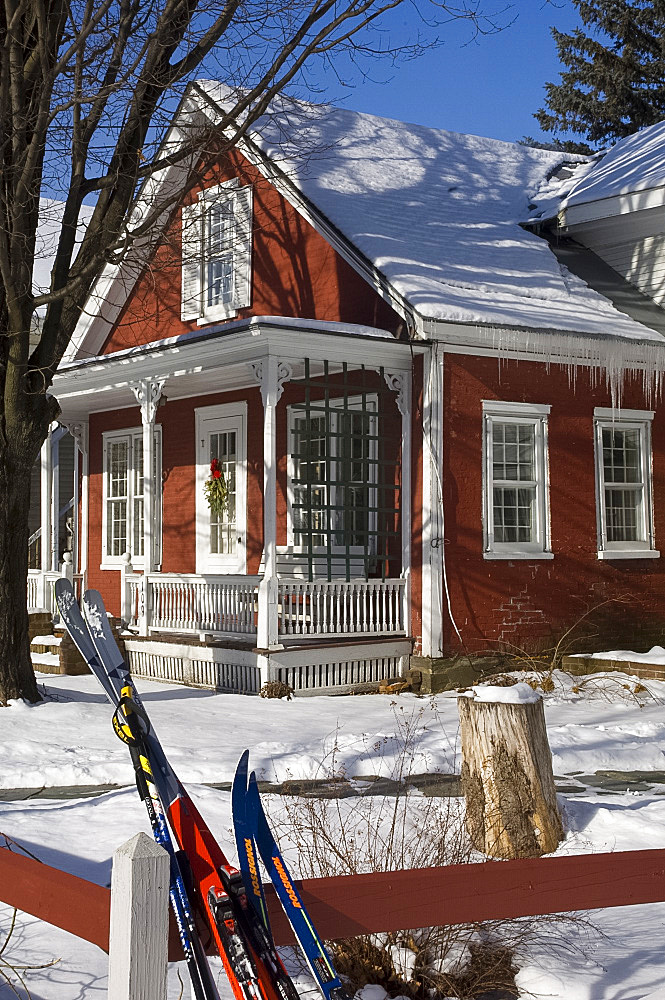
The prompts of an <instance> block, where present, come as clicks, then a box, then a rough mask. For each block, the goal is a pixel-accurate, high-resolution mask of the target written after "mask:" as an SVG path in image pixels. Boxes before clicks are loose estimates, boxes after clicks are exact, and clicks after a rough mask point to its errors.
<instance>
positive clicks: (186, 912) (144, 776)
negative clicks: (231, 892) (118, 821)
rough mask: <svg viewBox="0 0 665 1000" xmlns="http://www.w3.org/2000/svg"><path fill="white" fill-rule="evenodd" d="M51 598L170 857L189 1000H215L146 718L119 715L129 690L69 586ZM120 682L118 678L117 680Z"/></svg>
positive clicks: (158, 839) (60, 585)
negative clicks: (107, 708)
mask: <svg viewBox="0 0 665 1000" xmlns="http://www.w3.org/2000/svg"><path fill="white" fill-rule="evenodd" d="M55 595H56V600H57V603H58V608H59V610H60V614H61V616H62V620H63V623H64V624H65V627H66V628H67V631H68V632H69V634H70V636H71V637H72V639H73V640H74V642H75V643H76V646H77V648H78V650H79V652H80V653H81V655H82V656H83V658H84V659H85V661H86V662H87V664H88V666H89V667H90V669H91V670H92V672H93V674H94V675H95V676H96V677H97V679H98V680H99V681H100V683H101V685H102V687H103V688H104V691H105V693H106V695H107V697H108V698H109V700H110V701H111V703H112V704H114V705H115V706H116V712H115V714H114V716H113V725H114V729H115V731H116V733H117V735H118V736H120V738H121V739H122V740H123V741H124V742H125V743H127V745H128V746H129V751H130V756H131V760H132V765H133V767H134V774H135V778H136V785H137V789H138V793H139V796H140V797H141V799H142V800H143V802H144V804H145V806H146V809H147V812H148V819H149V821H150V826H151V829H152V832H153V836H154V838H155V841H156V843H158V844H159V845H160V846H161V847H163V848H164V849H165V850H166V851H167V853H168V855H169V863H170V883H169V901H170V904H171V909H172V911H173V915H174V917H175V921H176V925H177V928H178V934H179V937H180V943H181V944H182V950H183V953H184V956H185V962H186V964H187V970H188V972H189V976H190V980H191V983H192V990H193V993H194V997H195V998H196V1000H219V993H218V991H217V988H216V986H215V983H214V980H213V978H212V973H211V971H210V968H209V966H208V960H207V958H206V956H205V952H204V950H203V947H202V946H201V942H200V939H199V935H198V931H197V929H196V925H195V922H194V916H193V912H192V907H191V904H190V900H189V895H188V892H187V889H186V884H185V874H184V872H183V870H182V864H181V861H180V859H179V858H178V856H177V855H176V852H175V850H174V848H173V843H172V841H171V837H170V835H169V832H168V826H167V824H166V819H165V817H164V810H163V807H162V803H161V800H160V798H159V794H158V792H157V786H156V784H155V780H154V775H153V770H152V768H151V766H150V761H149V751H148V748H147V746H146V745H145V729H144V727H145V713H143V712H142V710H140V709H138V706H135V709H136V710H135V711H133V712H130V713H125V712H124V711H123V712H122V713H121V712H120V711H119V708H118V706H119V705H120V704H122V705H123V706H124V707H125V708H126V707H128V703H129V701H130V698H129V687H128V686H126V685H125V686H124V693H123V688H122V687H121V688H120V692H121V693H120V697H119V698H118V697H117V695H116V690H115V686H114V683H113V681H112V680H111V678H110V677H109V676H108V675H107V672H106V671H105V669H104V666H103V664H102V661H101V657H100V656H99V655H98V653H97V650H96V648H95V645H94V643H93V641H92V636H91V634H90V631H89V629H88V626H87V625H86V623H85V621H84V620H83V617H82V615H81V611H80V609H79V606H78V604H77V602H76V598H75V596H74V593H73V590H72V588H71V584H70V583H69V581H67V580H58V581H57V583H56V585H55ZM120 679H121V678H118V680H120ZM141 716H143V720H142V721H143V725H141V723H140V722H138V721H137V720H138V719H140V718H141Z"/></svg>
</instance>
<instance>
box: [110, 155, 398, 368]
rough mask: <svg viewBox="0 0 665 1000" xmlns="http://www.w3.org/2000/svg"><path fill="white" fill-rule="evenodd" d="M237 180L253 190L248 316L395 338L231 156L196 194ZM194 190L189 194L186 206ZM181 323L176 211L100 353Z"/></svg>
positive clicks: (334, 264) (392, 319)
mask: <svg viewBox="0 0 665 1000" xmlns="http://www.w3.org/2000/svg"><path fill="white" fill-rule="evenodd" d="M233 176H237V177H239V178H240V182H241V184H252V185H253V188H254V249H253V267H252V304H251V306H250V308H249V309H244V310H242V311H241V312H240V313H238V315H237V317H234V318H236V319H242V318H245V317H247V316H293V317H298V318H303V319H318V320H327V321H329V322H345V323H361V324H366V325H369V326H376V327H380V328H382V329H386V330H391V331H396V330H397V329H398V328H399V327H400V323H401V321H400V319H399V317H398V316H397V315H396V313H394V312H393V310H392V309H390V308H389V306H387V305H386V303H385V302H384V301H383V299H381V298H380V296H378V295H377V294H376V292H374V291H373V290H372V289H371V288H370V286H369V285H368V284H367V283H366V282H365V281H364V280H363V279H362V278H361V277H360V276H359V275H358V274H357V273H356V272H355V271H354V270H353V268H351V267H350V266H349V265H348V264H347V263H346V262H345V261H344V260H343V259H342V258H341V257H340V256H339V254H337V253H336V252H335V251H334V250H333V249H332V247H331V246H330V245H329V244H328V243H327V242H326V241H325V240H324V239H323V237H321V236H319V234H318V233H317V232H316V231H315V230H314V229H313V228H312V226H310V225H309V223H308V222H306V221H305V220H304V219H303V218H302V216H300V215H299V213H298V212H296V211H295V209H294V208H292V206H291V205H290V204H289V203H288V202H287V201H286V200H285V199H284V198H282V196H281V195H280V194H279V193H278V192H277V191H276V190H275V188H274V187H273V186H272V185H271V184H270V183H269V182H268V181H266V180H265V179H264V178H263V177H262V175H261V174H260V173H259V172H258V170H256V168H255V167H252V166H251V165H250V164H248V163H247V161H246V160H244V159H243V157H242V156H241V155H240V154H239V153H237V152H233V153H232V154H231V156H230V163H228V164H227V165H222V164H216V165H215V166H214V167H212V168H211V169H210V170H209V171H208V172H207V174H206V175H205V177H204V180H203V183H202V184H201V185H200V187H204V188H205V187H211V186H213V185H214V184H218V183H220V182H221V181H223V180H228V179H229V178H230V177H233ZM197 190H199V187H198V186H197V187H195V188H193V189H192V191H191V192H190V194H189V195H188V197H187V199H186V200H187V201H192V200H193V199H194V197H195V193H196V191H197ZM197 328H198V327H197V324H196V322H187V323H183V322H182V321H181V319H180V212H179V211H177V212H176V213H175V214H174V217H173V219H172V221H171V224H170V225H169V226H168V228H167V232H166V235H165V238H164V239H163V240H162V242H161V243H160V245H159V247H158V249H157V251H156V253H155V255H154V257H153V259H152V261H151V263H150V265H149V266H148V267H147V268H146V269H145V271H144V272H143V274H142V275H141V277H140V278H139V280H138V282H137V284H136V287H135V288H134V290H133V291H132V293H131V295H130V296H129V299H128V301H127V303H126V305H125V308H124V310H123V313H122V315H121V317H120V320H119V322H118V324H117V325H116V327H115V329H114V330H113V332H112V333H111V334H110V336H109V337H108V339H107V341H106V343H105V345H104V348H103V350H102V352H101V353H105V354H108V353H111V352H113V351H119V350H122V349H124V348H127V347H135V346H136V345H138V344H146V343H149V342H150V341H153V340H159V339H161V338H163V337H173V336H176V335H178V334H181V333H186V332H187V331H189V330H196V329H197Z"/></svg>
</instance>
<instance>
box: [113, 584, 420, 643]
mask: <svg viewBox="0 0 665 1000" xmlns="http://www.w3.org/2000/svg"><path fill="white" fill-rule="evenodd" d="M259 582H260V577H258V576H207V575H206V576H202V575H198V574H177V573H149V574H148V576H147V578H144V577H143V576H142V575H140V574H136V573H132V572H128V571H125V572H124V573H123V582H122V587H123V588H124V598H123V605H122V612H121V613H122V617H123V618H124V619H125V621H127V622H129V624H130V625H137V626H139V627H140V628H143V629H144V630H145V631H144V632H143V634H146V635H147V634H148V633H150V632H166V631H172V632H182V633H187V632H200V633H202V632H211V633H216V634H223V633H226V634H230V635H248V636H254V635H255V634H256V631H257V617H258V614H259ZM404 587H405V581H404V580H403V579H390V580H362V579H361V580H332V581H323V580H313V581H308V580H303V579H300V578H291V579H284V578H280V579H279V581H278V602H277V619H278V620H277V628H278V633H279V635H280V637H284V638H288V637H290V636H293V637H294V638H295V637H297V636H326V635H328V636H334V635H343V636H349V637H351V636H365V635H376V636H379V635H381V636H391V635H395V636H400V635H405V625H404ZM146 590H147V592H146ZM146 611H147V620H146Z"/></svg>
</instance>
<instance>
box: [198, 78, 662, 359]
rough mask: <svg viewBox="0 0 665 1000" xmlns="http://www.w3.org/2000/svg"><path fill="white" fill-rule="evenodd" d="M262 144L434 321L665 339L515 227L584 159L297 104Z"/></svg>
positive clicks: (212, 90) (272, 120)
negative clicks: (552, 182)
mask: <svg viewBox="0 0 665 1000" xmlns="http://www.w3.org/2000/svg"><path fill="white" fill-rule="evenodd" d="M198 85H199V86H200V87H201V88H202V89H203V90H205V92H206V94H207V95H208V97H209V98H211V99H212V100H213V101H215V102H217V103H218V104H219V105H221V106H223V105H224V100H225V94H226V91H225V90H224V89H223V88H221V87H220V85H219V84H216V83H212V82H209V81H208V82H206V81H199V84H198ZM291 137H294V138H291ZM252 139H253V140H254V142H255V143H256V144H257V145H258V146H259V148H260V149H261V150H262V151H263V153H264V154H265V155H266V156H267V157H269V159H270V160H271V161H272V162H273V163H275V164H276V165H277V166H279V167H280V168H281V170H282V171H283V172H284V173H285V174H287V175H288V177H289V178H290V179H291V181H293V182H294V183H295V185H296V186H297V187H298V188H299V189H300V191H301V192H302V194H303V195H305V197H306V198H307V199H308V200H309V201H310V202H312V203H313V204H314V205H315V206H316V208H317V209H318V210H319V211H320V212H322V213H323V214H324V215H325V216H326V217H327V219H328V220H330V222H332V223H333V224H334V225H335V227H336V228H337V229H338V230H339V231H340V232H341V233H342V234H343V235H344V237H346V239H347V240H348V241H349V242H350V243H351V244H352V245H353V246H354V247H356V248H357V249H358V250H359V251H361V253H362V254H363V255H364V256H365V257H366V258H367V259H368V260H369V261H371V263H372V264H373V265H374V266H375V267H376V268H377V269H378V270H379V271H380V272H381V273H382V274H383V275H384V276H385V277H386V278H387V279H388V281H389V283H390V284H391V285H392V287H393V288H394V289H395V290H396V291H397V292H398V293H399V294H400V295H401V296H402V297H403V298H404V299H405V300H406V301H407V302H408V303H409V304H410V305H411V306H412V307H413V308H414V309H415V310H416V311H417V313H418V314H420V316H422V317H424V318H425V319H428V320H435V321H436V320H439V321H445V322H453V323H464V324H491V325H507V326H517V327H526V328H536V329H547V330H561V331H565V332H567V333H571V332H580V333H589V334H595V335H597V336H606V335H608V334H614V335H619V336H623V337H629V338H633V339H635V338H637V339H644V338H646V339H653V338H656V339H658V340H661V339H662V338H661V337H660V335H659V334H654V333H653V332H652V331H650V330H649V329H647V328H646V327H644V326H642V325H641V324H639V323H636V322H635V321H634V320H632V319H630V318H629V317H628V316H626V315H625V314H624V313H621V312H619V311H618V310H616V309H615V308H614V307H613V306H612V304H611V303H610V302H609V301H608V300H607V299H606V298H605V297H604V296H602V295H599V294H598V293H596V292H594V291H592V290H591V289H589V288H588V287H587V286H586V285H585V284H584V283H583V282H581V281H580V280H579V279H577V278H575V277H573V276H572V275H571V274H569V273H568V272H567V271H566V269H565V268H563V267H562V266H561V265H560V264H559V263H558V261H557V260H556V258H555V256H554V255H553V254H552V252H551V251H550V249H549V246H548V245H547V243H546V242H545V241H544V240H542V239H541V238H540V237H538V236H536V235H535V234H534V233H532V232H530V231H528V230H525V229H523V228H522V227H521V226H520V224H519V223H520V222H521V221H523V220H526V219H527V218H528V216H529V214H530V205H531V204H532V198H533V196H534V195H535V194H536V192H539V191H542V190H543V187H544V186H545V185H547V183H548V181H549V179H550V178H551V177H552V176H553V175H554V174H556V173H557V171H559V170H560V169H561V168H562V167H563V166H564V165H565V164H569V163H570V162H571V160H572V161H579V160H580V158H579V157H571V155H570V154H567V153H562V152H558V151H551V150H543V149H535V148H532V147H529V146H524V145H520V144H518V143H510V142H502V141H499V140H497V139H486V138H482V137H479V136H475V135H462V134H460V133H456V132H448V131H445V130H442V129H434V128H427V127H425V126H422V125H411V124H407V123H405V122H400V121H394V120H391V119H386V118H378V117H376V116H374V115H367V114H361V113H359V112H356V111H349V110H347V109H343V108H335V107H332V106H320V105H311V104H304V103H303V104H295V103H293V102H290V103H289V104H288V105H286V106H285V110H284V111H283V112H282V111H280V112H278V113H273V114H272V115H271V116H270V117H268V118H267V119H266V120H265V121H262V122H261V123H260V125H259V127H258V129H257V130H255V132H254V133H252ZM304 149H307V150H308V152H306V153H305V152H303V150H304ZM311 150H314V151H313V152H311Z"/></svg>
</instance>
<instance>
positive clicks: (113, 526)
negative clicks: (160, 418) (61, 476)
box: [102, 427, 162, 568]
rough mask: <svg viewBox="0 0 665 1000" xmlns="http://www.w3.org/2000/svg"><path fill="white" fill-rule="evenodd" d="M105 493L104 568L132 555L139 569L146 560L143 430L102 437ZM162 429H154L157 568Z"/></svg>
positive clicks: (159, 550)
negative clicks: (144, 548)
mask: <svg viewBox="0 0 665 1000" xmlns="http://www.w3.org/2000/svg"><path fill="white" fill-rule="evenodd" d="M103 448H104V490H103V526H102V528H103V530H102V566H103V567H108V568H112V567H116V566H119V565H120V564H121V562H122V556H123V554H124V553H125V552H129V554H130V555H131V557H132V562H133V563H134V564H135V565H136V566H139V567H140V565H141V561H142V559H143V555H144V551H143V497H144V489H143V431H142V430H141V429H140V428H133V429H132V430H123V431H113V432H110V433H107V434H104V436H103ZM161 454H162V448H161V428H160V427H155V440H154V467H155V480H154V493H153V496H154V518H155V530H154V532H153V538H154V545H155V553H154V556H155V558H154V561H155V565H159V564H160V562H161V541H162V495H161V489H160V484H161V481H162V475H161Z"/></svg>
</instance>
